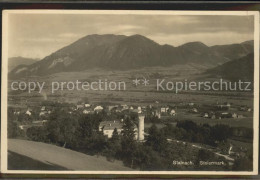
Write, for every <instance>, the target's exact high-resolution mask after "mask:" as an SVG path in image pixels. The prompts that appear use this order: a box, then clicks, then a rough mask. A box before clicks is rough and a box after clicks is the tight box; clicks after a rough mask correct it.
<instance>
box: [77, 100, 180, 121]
mask: <svg viewBox="0 0 260 180" xmlns="http://www.w3.org/2000/svg"><path fill="white" fill-rule="evenodd" d="M75 110H77V111H81V112H82V113H83V114H93V113H99V112H102V111H105V112H106V113H107V114H111V113H123V112H126V111H127V112H133V113H137V114H141V113H146V112H148V111H149V112H151V114H152V115H154V116H157V117H158V118H159V119H160V118H161V117H162V116H175V115H176V110H175V109H174V108H172V107H170V106H161V107H153V106H152V105H149V106H135V105H126V104H123V105H108V106H101V105H91V104H88V103H86V104H84V103H82V104H77V105H76V108H75Z"/></svg>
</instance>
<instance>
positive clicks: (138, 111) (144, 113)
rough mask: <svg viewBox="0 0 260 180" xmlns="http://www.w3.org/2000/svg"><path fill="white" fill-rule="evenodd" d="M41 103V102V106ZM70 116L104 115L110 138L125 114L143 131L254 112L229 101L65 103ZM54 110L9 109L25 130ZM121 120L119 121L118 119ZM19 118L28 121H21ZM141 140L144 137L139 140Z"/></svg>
mask: <svg viewBox="0 0 260 180" xmlns="http://www.w3.org/2000/svg"><path fill="white" fill-rule="evenodd" d="M43 104H44V103H43ZM64 107H65V108H66V110H67V111H68V113H70V114H83V115H88V114H95V113H96V114H98V113H103V114H105V115H106V116H105V118H104V119H103V120H102V122H101V123H100V128H99V129H100V131H103V133H104V135H106V136H108V137H111V136H112V132H113V130H114V129H115V128H117V130H118V131H119V132H120V131H121V130H122V124H123V117H124V116H125V115H128V114H133V115H135V116H137V117H138V118H139V119H140V118H141V119H143V121H144V122H143V124H144V125H143V128H144V129H143V130H142V131H144V130H145V129H146V128H147V127H149V124H151V123H157V124H166V123H172V124H176V122H178V121H181V120H183V119H182V118H184V117H185V118H187V117H190V119H192V118H194V121H195V122H196V118H199V119H203V120H204V121H205V123H208V122H211V121H212V120H214V119H218V120H223V122H227V121H232V119H242V118H245V117H247V116H250V114H252V111H253V109H252V108H251V107H248V106H235V105H234V106H233V105H231V104H230V103H228V102H224V103H223V104H220V103H216V104H213V105H209V106H205V105H204V106H203V105H198V104H196V103H193V102H189V103H179V104H175V105H160V104H159V102H158V101H156V102H155V103H154V104H153V105H148V106H138V105H127V104H122V105H121V104H116V105H101V104H98V103H95V104H91V103H85V102H80V103H77V104H66V105H65V106H64ZM53 109H54V106H53V105H51V104H50V105H48V104H47V105H42V106H40V105H39V106H34V107H27V108H26V107H23V108H21V107H20V108H12V111H13V114H14V116H16V117H20V118H18V119H20V120H19V128H20V129H21V130H25V131H26V129H27V128H29V127H31V126H43V125H44V124H45V123H47V122H48V120H49V115H50V114H51V113H52V111H53ZM120 117H121V118H120ZM148 117H149V118H148ZM21 118H25V119H30V120H29V121H27V120H25V121H24V120H22V119H21ZM141 140H143V138H141Z"/></svg>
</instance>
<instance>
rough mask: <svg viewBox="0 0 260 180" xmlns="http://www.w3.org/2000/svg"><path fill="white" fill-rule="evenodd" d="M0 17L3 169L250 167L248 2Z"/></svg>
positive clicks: (254, 114) (252, 29)
mask: <svg viewBox="0 0 260 180" xmlns="http://www.w3.org/2000/svg"><path fill="white" fill-rule="evenodd" d="M2 22H3V24H2V28H3V31H2V33H3V34H2V39H3V41H2V82H1V83H2V84H1V85H2V89H1V90H2V95H1V97H2V101H1V172H2V173H9V174H17V173H19V174H23V173H24V174H42V173H44V174H153V175H160V174H185V175H188V174H194V175H196V174H211V175H213V174H215V175H222V174H223V175H224V174H226V175H254V174H257V173H258V138H259V104H258V103H259V13H258V12H257V11H133V10H131V11H124V10H123V11H122V10H120V11H117V10H113V11H112V10H106V11H97V10H6V11H3V21H2Z"/></svg>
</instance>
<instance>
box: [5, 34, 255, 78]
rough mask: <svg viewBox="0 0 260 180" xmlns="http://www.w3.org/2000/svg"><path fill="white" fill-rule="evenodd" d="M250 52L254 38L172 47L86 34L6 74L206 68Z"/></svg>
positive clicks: (139, 37)
mask: <svg viewBox="0 0 260 180" xmlns="http://www.w3.org/2000/svg"><path fill="white" fill-rule="evenodd" d="M252 52H253V41H246V42H243V43H240V44H230V45H217V46H207V45H205V44H203V43H201V42H189V43H186V44H184V45H181V46H178V47H174V46H171V45H167V44H166V45H160V44H158V43H156V42H155V41H153V40H151V39H149V38H147V37H145V36H142V35H132V36H124V35H112V34H106V35H96V34H94V35H88V36H85V37H83V38H81V39H79V40H77V41H76V42H74V43H72V44H70V45H68V46H66V47H63V48H61V49H60V50H58V51H56V52H54V53H52V54H50V55H49V56H46V57H45V58H43V59H42V60H40V61H37V62H35V63H33V64H30V65H20V66H18V67H16V68H15V69H13V70H12V71H11V72H10V73H9V77H11V78H17V77H24V76H35V75H36V76H43V75H49V74H53V73H59V72H72V71H83V70H88V69H91V68H103V69H113V70H129V69H138V68H143V67H154V66H167V67H168V66H173V65H177V64H187V63H193V64H203V65H205V66H206V67H208V68H213V67H216V66H218V65H222V64H224V63H226V62H229V61H232V60H234V59H239V58H242V57H244V56H246V55H248V54H249V53H252Z"/></svg>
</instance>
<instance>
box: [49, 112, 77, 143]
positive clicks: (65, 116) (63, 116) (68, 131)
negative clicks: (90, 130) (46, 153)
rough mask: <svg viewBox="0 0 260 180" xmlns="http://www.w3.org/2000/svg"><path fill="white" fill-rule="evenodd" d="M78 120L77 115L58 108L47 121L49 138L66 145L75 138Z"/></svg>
mask: <svg viewBox="0 0 260 180" xmlns="http://www.w3.org/2000/svg"><path fill="white" fill-rule="evenodd" d="M76 127H77V121H76V120H75V117H73V116H72V115H71V114H69V113H67V111H65V110H62V109H60V108H56V109H55V111H54V112H53V113H52V114H51V116H50V120H49V121H48V123H47V127H46V129H47V131H48V138H49V140H50V141H51V142H53V143H57V144H60V145H62V146H64V147H66V145H67V143H68V144H69V146H71V145H70V144H72V143H73V142H72V141H73V140H75V137H74V135H75V132H76Z"/></svg>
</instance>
